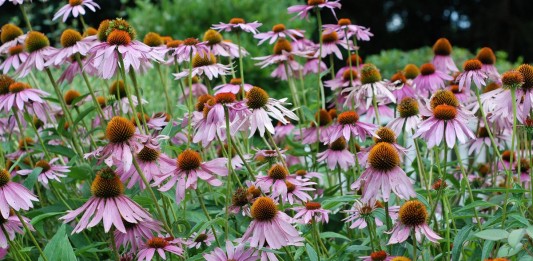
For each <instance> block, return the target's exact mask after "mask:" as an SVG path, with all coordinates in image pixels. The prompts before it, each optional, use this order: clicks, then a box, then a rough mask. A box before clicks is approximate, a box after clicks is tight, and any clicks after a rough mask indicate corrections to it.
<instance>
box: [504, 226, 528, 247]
mask: <svg viewBox="0 0 533 261" xmlns="http://www.w3.org/2000/svg"><path fill="white" fill-rule="evenodd" d="M525 234H526V230H525V229H515V230H513V231H511V233H510V234H509V238H507V242H508V243H509V245H510V246H511V247H516V245H518V243H520V241H521V240H522V238H523V237H524V235H525Z"/></svg>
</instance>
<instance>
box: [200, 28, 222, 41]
mask: <svg viewBox="0 0 533 261" xmlns="http://www.w3.org/2000/svg"><path fill="white" fill-rule="evenodd" d="M222 40H223V38H222V35H221V34H220V33H219V32H217V31H215V30H213V29H209V30H207V31H206V32H205V33H204V42H207V44H208V45H215V44H218V43H221V42H222Z"/></svg>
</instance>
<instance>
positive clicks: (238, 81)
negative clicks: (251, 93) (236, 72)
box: [229, 78, 242, 85]
mask: <svg viewBox="0 0 533 261" xmlns="http://www.w3.org/2000/svg"><path fill="white" fill-rule="evenodd" d="M229 83H230V84H233V85H241V84H242V79H241V78H232V79H231V80H230V81H229Z"/></svg>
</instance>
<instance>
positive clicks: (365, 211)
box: [343, 198, 399, 229]
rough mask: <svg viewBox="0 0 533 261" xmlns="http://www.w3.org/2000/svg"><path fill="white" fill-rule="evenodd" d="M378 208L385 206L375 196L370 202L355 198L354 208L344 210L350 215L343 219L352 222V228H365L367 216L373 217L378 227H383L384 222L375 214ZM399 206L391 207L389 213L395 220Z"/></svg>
mask: <svg viewBox="0 0 533 261" xmlns="http://www.w3.org/2000/svg"><path fill="white" fill-rule="evenodd" d="M378 208H383V205H382V204H381V202H379V201H377V200H376V199H374V198H371V199H370V200H369V201H368V202H361V201H359V200H355V203H354V204H353V206H352V208H351V209H349V210H346V211H344V212H346V213H347V214H348V217H346V218H345V219H343V221H345V222H352V224H351V225H350V228H351V229H356V228H357V229H364V228H366V227H367V226H368V223H367V218H373V219H374V223H375V225H376V227H381V226H383V222H382V221H381V219H379V218H378V217H377V216H376V215H375V214H374V211H375V210H376V209H378ZM398 208H399V207H394V206H392V207H390V208H389V214H390V215H391V218H392V219H393V220H394V219H395V217H396V216H397V215H396V214H397V209H398Z"/></svg>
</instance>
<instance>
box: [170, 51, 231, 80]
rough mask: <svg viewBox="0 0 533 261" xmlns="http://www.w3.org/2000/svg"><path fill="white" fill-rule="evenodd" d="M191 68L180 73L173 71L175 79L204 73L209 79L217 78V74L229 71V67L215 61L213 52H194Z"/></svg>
mask: <svg viewBox="0 0 533 261" xmlns="http://www.w3.org/2000/svg"><path fill="white" fill-rule="evenodd" d="M192 64H193V69H192V71H190V70H184V71H182V72H180V73H174V74H173V75H174V76H175V79H176V80H179V79H181V78H184V77H187V76H190V77H194V76H202V75H205V76H207V78H208V79H209V80H212V79H213V78H218V77H219V76H222V75H226V74H228V72H229V69H230V67H229V66H225V65H223V64H220V63H217V59H216V57H215V55H214V54H213V53H208V52H206V53H203V54H202V53H196V54H195V55H194V57H193V58H192Z"/></svg>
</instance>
